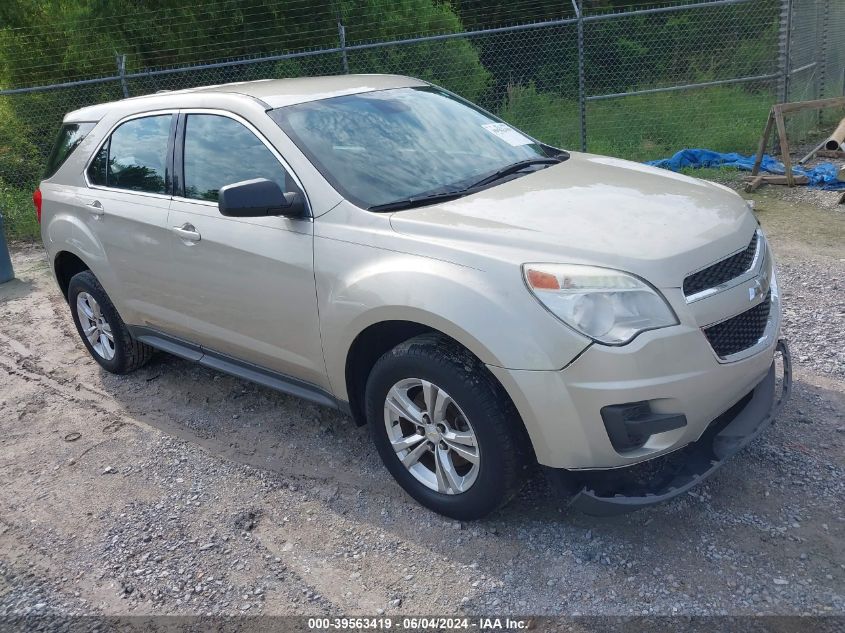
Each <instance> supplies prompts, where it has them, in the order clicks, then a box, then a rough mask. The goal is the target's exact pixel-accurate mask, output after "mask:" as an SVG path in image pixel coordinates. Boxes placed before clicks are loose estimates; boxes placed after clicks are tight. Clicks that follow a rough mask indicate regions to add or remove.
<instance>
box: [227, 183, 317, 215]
mask: <svg viewBox="0 0 845 633" xmlns="http://www.w3.org/2000/svg"><path fill="white" fill-rule="evenodd" d="M217 208H218V209H220V213H221V214H223V215H225V216H227V217H230V218H257V217H265V216H268V215H283V216H285V217H289V218H301V217H303V216H304V215H305V199H304V197H303V196H302V194H301V193H299V192H298V191H291V192H287V193H284V192H282V189H281V188H280V187H279V185H278V184H277V183H275V182H273V181H272V180H267V179H266V178H256V179H254V180H244V181H242V182H235V183H232V184H231V185H226V186H225V187H221V188H220V191H219V193H218V197H217Z"/></svg>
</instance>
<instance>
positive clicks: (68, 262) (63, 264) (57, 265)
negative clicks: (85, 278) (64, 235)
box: [53, 251, 90, 299]
mask: <svg viewBox="0 0 845 633" xmlns="http://www.w3.org/2000/svg"><path fill="white" fill-rule="evenodd" d="M53 270H55V271H56V279H57V280H58V282H59V288H61V289H62V294H63V295H64V296H65V299H67V289H68V286H69V285H70V280H71V279H72V278H73V276H74V275H75V274H77V273H81V272H82V271H84V270H90V269H89V268H88V265H87V264H86V263H85V262H83V261H82V260H81V259H79V258H78V257H77V256H76V255H74V254H73V253H68V252H67V251H62V252H61V253H59V254H58V255H56V259H55V261H54V263H53Z"/></svg>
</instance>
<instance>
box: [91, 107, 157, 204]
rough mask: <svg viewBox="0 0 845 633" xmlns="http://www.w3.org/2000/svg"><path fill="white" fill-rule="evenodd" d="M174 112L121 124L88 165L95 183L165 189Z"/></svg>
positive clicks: (152, 189)
mask: <svg viewBox="0 0 845 633" xmlns="http://www.w3.org/2000/svg"><path fill="white" fill-rule="evenodd" d="M172 120H173V115H172V114H163V115H157V116H148V117H143V118H140V119H132V120H131V121H127V122H126V123H124V124H122V125H120V126H119V127H118V128H117V129H115V130H114V132H112V134H111V136H110V137H109V138H108V140H107V141H106V142H105V144H104V145H103V146H102V148H101V149H100V151H99V152H97V155H96V156H94V160H92V161H91V165H90V166H89V167H88V180H89V181H90V182H91V184H94V185H100V186H103V187H114V188H115V189H128V190H130V191H144V192H148V193H165V192H166V190H167V150H168V140H169V139H170V126H171V122H172Z"/></svg>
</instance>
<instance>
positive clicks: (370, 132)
mask: <svg viewBox="0 0 845 633" xmlns="http://www.w3.org/2000/svg"><path fill="white" fill-rule="evenodd" d="M270 116H271V118H272V119H273V120H274V121H275V122H276V123H277V124H278V125H279V126H280V127H281V128H282V129H283V130H284V131H285V133H286V134H287V135H288V136H290V137H291V139H292V140H293V141H294V142H295V143H296V144H297V146H298V147H299V148H300V149H301V150H302V151H303V153H305V155H306V156H308V158H309V159H310V160H311V162H312V163H314V165H315V167H317V169H319V170H320V172H321V173H322V174H323V176H324V177H325V178H326V179H327V180H328V181H329V182H330V183H331V184H332V186H334V187H335V188H336V189H337V190H338V191H339V192H340V193H341V194H342V195H343V196H344V197H345V198H347V199H349V200H351V201H352V202H354V203H355V204H357V205H359V206H361V207H364V208H371V207H376V206H379V205H384V204H388V203H390V202H392V201H395V200H401V199H403V198H410V197H414V196H424V195H427V194H433V193H435V192H437V193H441V192H446V191H456V190H458V189H460V188H461V187H464V186H467V185H471V184H473V183H475V182H476V181H478V180H479V179H480V178H483V177H484V176H486V175H489V174H491V173H492V172H496V171H497V170H500V169H502V168H504V167H507V166H510V165H513V164H514V163H519V162H521V161H531V160H544V159H546V160H548V159H549V157H550V155H549V154H547V153H546V150H545V149H544V146H542V145H540V144H539V143H537V142H536V141H534V140H533V139H531V138H529V137H527V136H526V135H524V134H522V133H521V132H519V131H518V130H516V129H515V128H512V127H511V126H509V125H507V124H506V123H502V122H501V121H499V120H497V119H495V118H493V117H492V116H490V115H489V114H487V113H485V112H484V111H482V110H480V109H478V108H476V107H475V106H473V105H472V104H470V103H468V102H466V101H463V100H461V99H459V98H457V97H455V96H453V95H450V94H448V93H446V92H443V91H441V90H438V89H436V88H428V87H426V88H396V89H391V90H380V91H374V92H365V93H361V94H353V95H345V96H340V97H332V98H328V99H321V100H316V101H309V102H306V103H300V104H296V105H291V106H285V107H282V108H277V109H276V110H273V111H272V112H271V113H270Z"/></svg>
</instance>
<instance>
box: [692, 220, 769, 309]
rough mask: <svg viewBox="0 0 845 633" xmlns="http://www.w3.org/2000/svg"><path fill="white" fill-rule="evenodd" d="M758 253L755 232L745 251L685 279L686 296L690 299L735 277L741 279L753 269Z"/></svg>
mask: <svg viewBox="0 0 845 633" xmlns="http://www.w3.org/2000/svg"><path fill="white" fill-rule="evenodd" d="M756 252H757V232H756V231H755V232H754V236H753V237H752V238H751V241H750V242H749V243H748V246H747V247H746V249H745V250H744V251H740V252H739V253H736V254H735V255H731V256H730V257H727V258H725V259H723V260H722V261H719V262H716V263H715V264H713V265H712V266H708V267H707V268H705V269H704V270H699V271H698V272H697V273H693V274H691V275H690V276H689V277H687V278H686V279H684V296H687V297H689V296H690V295H694V294H696V293H698V292H701V291H702V290H707V289H708V288H713V287H715V286H718V285H719V284H723V283H725V282H726V281H730V280H731V279H733V278H735V277H739V276H740V275H741V274H742V273H744V272H746V271H747V270H748V269H749V268H751V263H752V262H753V261H754V253H756Z"/></svg>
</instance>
